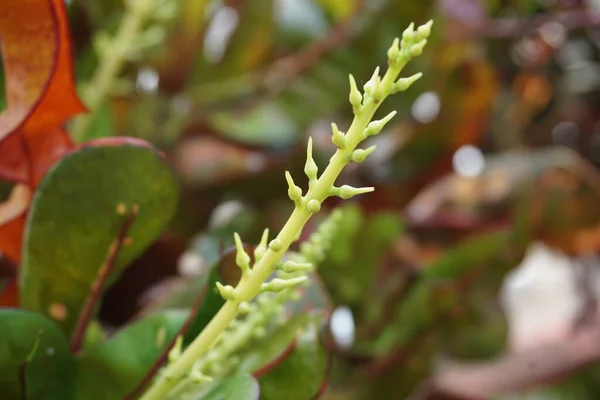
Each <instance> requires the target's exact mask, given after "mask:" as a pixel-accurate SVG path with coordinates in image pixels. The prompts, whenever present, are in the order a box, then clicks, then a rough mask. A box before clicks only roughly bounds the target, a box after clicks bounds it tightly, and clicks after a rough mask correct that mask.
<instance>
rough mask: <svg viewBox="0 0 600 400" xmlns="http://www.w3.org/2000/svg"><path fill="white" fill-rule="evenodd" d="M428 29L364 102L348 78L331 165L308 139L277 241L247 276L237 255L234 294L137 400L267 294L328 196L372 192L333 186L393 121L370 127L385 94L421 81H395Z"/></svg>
mask: <svg viewBox="0 0 600 400" xmlns="http://www.w3.org/2000/svg"><path fill="white" fill-rule="evenodd" d="M431 24H432V22H431V21H430V22H428V23H427V24H425V25H423V26H421V27H419V28H418V29H417V30H416V31H415V29H414V25H412V24H411V26H409V28H408V29H406V31H405V32H404V33H403V36H402V42H400V39H396V40H395V41H394V43H393V45H392V47H391V48H390V50H389V51H388V65H389V66H388V69H387V71H386V73H385V75H384V76H383V78H382V77H380V76H379V68H377V69H376V70H375V73H374V74H373V76H372V77H371V79H370V80H369V81H368V82H367V83H366V84H365V85H364V96H363V94H361V93H360V92H359V90H358V88H357V85H356V81H355V80H354V78H353V77H352V76H350V96H349V100H350V103H351V105H352V106H353V110H354V120H353V121H352V124H351V125H350V128H349V130H348V132H347V133H343V132H341V131H340V130H339V129H338V128H337V126H336V125H335V124H333V125H332V131H333V136H332V141H333V143H334V144H336V146H338V149H337V150H336V152H335V154H334V155H333V157H332V158H331V159H330V161H329V165H328V166H327V167H326V168H325V170H324V171H323V173H322V175H321V176H320V177H318V168H317V166H316V164H315V163H314V160H313V159H312V141H311V140H310V139H309V144H308V148H307V161H306V166H305V168H304V171H305V174H306V176H307V177H308V179H309V188H308V191H307V193H306V195H305V196H302V189H301V188H300V187H298V186H296V185H295V184H294V181H293V179H292V177H291V175H290V174H289V173H286V180H287V182H288V185H289V190H288V196H289V197H290V199H291V200H292V201H294V203H295V208H294V211H293V212H292V214H291V216H290V217H289V219H288V221H287V222H286V223H285V225H284V226H283V228H282V229H281V231H280V232H279V234H278V235H277V237H276V238H275V239H273V240H272V241H271V242H270V243H269V245H268V246H267V248H266V249H265V250H266V251H265V252H264V254H262V255H261V257H260V259H259V260H258V261H257V262H256V263H255V264H254V268H253V269H251V270H250V269H249V268H248V266H247V260H246V259H245V258H247V257H248V255H247V254H245V253H243V250H241V251H240V250H238V256H239V257H238V258H239V261H238V265H239V266H240V268H242V278H241V280H240V282H239V283H238V285H237V286H236V287H235V288H233V287H231V286H223V285H221V284H218V285H217V286H218V288H219V290H220V291H221V294H222V295H223V297H224V298H225V299H226V300H227V301H226V302H225V304H224V305H223V307H222V308H221V309H220V310H219V311H218V312H217V314H216V315H215V316H214V317H213V319H212V320H211V321H210V322H209V323H208V325H207V326H206V327H205V328H204V330H203V331H202V332H201V333H200V334H199V335H198V336H197V337H196V338H195V339H194V341H193V342H192V343H191V344H190V345H189V346H188V347H187V349H185V351H184V352H183V354H181V356H179V358H177V359H176V360H174V362H173V363H172V364H171V365H169V366H167V367H166V368H165V370H164V371H163V373H161V374H160V376H158V378H157V379H156V380H155V382H154V384H153V385H152V386H151V387H150V389H149V390H148V391H147V392H146V393H145V394H144V395H143V396H142V397H141V399H142V400H158V399H164V398H166V397H167V396H168V393H169V391H170V390H171V389H172V388H173V387H175V386H176V385H177V384H178V383H179V382H180V381H181V380H183V379H185V378H186V377H187V375H188V374H189V373H190V372H192V371H193V368H194V365H195V364H196V363H197V362H198V360H200V359H201V358H202V357H203V356H204V355H205V354H206V352H207V351H208V350H210V348H211V347H212V346H213V345H214V343H215V342H216V341H217V339H218V338H219V337H220V335H221V333H222V332H223V331H225V330H226V329H227V327H228V326H229V324H230V323H231V321H233V320H234V319H235V317H236V316H237V314H238V309H239V307H240V305H241V304H243V303H247V302H249V301H251V300H252V299H253V298H254V297H255V296H256V295H257V294H259V293H260V292H261V291H263V290H266V288H265V286H264V285H263V283H264V282H265V281H266V280H267V279H268V278H269V276H271V274H272V273H273V272H274V271H275V270H276V266H277V264H278V262H279V261H280V259H281V257H282V256H283V255H284V254H285V252H286V251H287V249H288V248H289V247H290V245H291V244H292V243H293V242H295V241H296V240H297V238H298V237H299V236H300V233H301V232H302V229H303V227H304V225H305V224H306V222H307V221H308V219H309V218H310V217H311V216H312V214H314V213H316V212H318V211H319V210H320V208H321V204H322V202H323V201H324V200H325V199H327V198H328V197H330V196H332V195H335V196H339V197H341V198H343V199H348V198H350V197H353V196H354V195H358V194H361V193H366V192H370V191H372V190H373V188H352V187H350V186H342V187H335V186H334V184H335V181H336V179H337V177H338V176H339V175H340V173H341V172H342V170H343V169H344V167H345V166H346V165H347V164H349V163H350V162H362V161H364V159H365V158H366V156H367V155H368V154H369V153H370V152H371V151H372V150H373V149H374V148H370V149H366V150H362V149H359V150H355V149H356V147H357V146H358V145H359V144H360V143H361V142H362V141H363V140H365V139H366V138H367V137H368V136H372V135H376V134H378V133H379V132H380V131H381V130H382V129H383V127H384V126H385V124H386V123H387V122H388V121H389V120H390V119H391V118H392V117H393V116H394V114H395V113H391V114H389V115H388V116H386V117H385V118H383V119H381V120H379V121H373V122H371V121H372V119H373V116H374V114H375V112H376V111H377V109H378V108H379V106H380V105H381V103H382V101H383V100H384V99H385V98H386V97H387V96H388V95H390V94H393V93H396V92H399V91H403V90H406V89H408V87H410V85H411V84H412V83H413V82H414V81H416V80H417V79H418V78H419V77H420V76H421V75H420V74H417V75H415V76H413V77H410V78H402V79H399V80H398V76H399V75H400V72H401V71H402V69H403V68H404V66H405V65H406V64H407V63H408V62H409V61H410V60H411V59H412V58H414V57H417V56H418V55H420V54H421V52H422V51H423V48H424V46H425V44H426V43H427V37H428V36H429V33H430V30H431ZM275 281H276V280H273V281H271V282H270V283H269V288H270V290H276V289H275V286H274V284H275ZM284 282H286V281H281V280H280V282H277V283H278V284H279V283H280V284H281V287H282V288H284ZM295 283H296V282H292V280H291V279H290V280H288V281H287V284H288V285H287V286H286V287H290V285H291V284H295ZM271 288H272V289H271ZM279 290H281V289H279Z"/></svg>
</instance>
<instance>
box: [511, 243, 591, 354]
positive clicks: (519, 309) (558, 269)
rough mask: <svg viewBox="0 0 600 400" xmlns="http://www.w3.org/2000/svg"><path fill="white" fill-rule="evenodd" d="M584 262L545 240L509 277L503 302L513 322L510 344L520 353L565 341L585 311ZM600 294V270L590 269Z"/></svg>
mask: <svg viewBox="0 0 600 400" xmlns="http://www.w3.org/2000/svg"><path fill="white" fill-rule="evenodd" d="M582 268H583V265H582V263H581V262H580V261H578V260H576V259H572V258H570V257H568V256H567V255H565V254H564V253H562V252H560V251H557V250H554V249H552V248H550V247H548V246H546V245H545V244H543V243H541V242H535V243H533V244H531V245H530V246H529V249H528V250H527V254H526V255H525V258H524V259H523V261H522V262H521V264H520V265H519V266H518V267H517V268H516V269H515V270H513V271H512V272H511V273H510V274H509V275H508V276H507V278H506V279H505V281H504V284H503V286H502V289H501V294H500V296H501V302H502V306H503V308H504V311H505V313H506V316H507V320H508V325H509V346H510V348H511V350H512V351H515V352H520V351H524V350H526V349H530V348H533V347H538V346H540V345H541V344H548V343H554V342H558V341H561V340H564V339H565V338H566V337H567V336H568V335H569V334H570V332H571V330H572V328H573V323H574V321H575V320H576V318H577V316H578V314H579V312H580V311H581V310H582V307H583V306H584V304H583V298H582V296H581V294H579V293H578V291H579V290H578V287H577V285H578V277H577V276H578V275H577V274H579V273H581V269H582ZM590 274H591V275H590V277H589V279H591V282H590V283H591V287H592V288H593V291H594V293H595V294H596V296H598V295H599V294H600V269H599V268H593V269H592V270H591V271H590Z"/></svg>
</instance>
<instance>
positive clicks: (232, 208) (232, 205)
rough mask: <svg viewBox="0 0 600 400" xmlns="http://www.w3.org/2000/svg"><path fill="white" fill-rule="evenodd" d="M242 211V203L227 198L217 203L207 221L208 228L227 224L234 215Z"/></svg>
mask: <svg viewBox="0 0 600 400" xmlns="http://www.w3.org/2000/svg"><path fill="white" fill-rule="evenodd" d="M242 211H244V204H243V203H242V202H241V201H238V200H229V201H226V202H224V203H221V204H219V205H218V206H217V207H216V208H215V209H214V211H213V212H212V214H211V215H210V219H209V221H208V226H209V228H210V229H216V228H220V227H222V226H225V225H227V224H229V223H230V222H231V221H233V219H234V218H235V217H237V216H238V215H239V214H240V213H241V212H242Z"/></svg>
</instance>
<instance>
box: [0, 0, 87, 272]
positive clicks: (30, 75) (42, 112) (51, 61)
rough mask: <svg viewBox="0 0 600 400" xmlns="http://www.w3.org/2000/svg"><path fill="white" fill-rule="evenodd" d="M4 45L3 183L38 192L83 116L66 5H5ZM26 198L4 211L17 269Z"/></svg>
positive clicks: (3, 225) (2, 242)
mask: <svg viewBox="0 0 600 400" xmlns="http://www.w3.org/2000/svg"><path fill="white" fill-rule="evenodd" d="M0 37H1V38H2V40H1V41H0V51H1V52H2V59H3V63H4V71H5V75H6V102H7V108H6V110H5V111H3V112H2V113H0V178H2V179H5V180H8V181H12V182H17V183H20V184H23V185H26V186H28V187H29V188H32V189H33V188H35V187H36V186H37V185H38V184H39V182H40V181H41V179H42V178H43V176H44V175H45V173H46V172H47V171H48V169H49V168H50V167H51V166H52V165H53V164H54V163H55V162H56V161H57V160H59V159H60V158H62V157H63V156H64V155H65V153H67V152H68V151H70V150H71V149H72V148H73V142H72V141H71V139H70V137H69V136H68V134H67V133H66V132H65V131H64V129H63V128H62V125H63V124H64V123H65V121H66V120H67V119H68V118H70V117H71V116H73V115H74V114H77V113H80V112H82V111H85V107H84V106H83V104H82V103H81V101H80V100H79V98H78V96H77V92H76V90H75V83H74V79H73V60H72V52H71V38H70V33H69V25H68V17H67V10H66V6H65V4H64V0H2V1H1V2H0ZM28 190H29V189H28ZM23 191H24V189H23V188H22V185H18V186H16V187H15V189H14V191H13V194H12V195H11V198H10V199H9V200H8V201H6V202H4V203H2V204H0V250H1V251H2V252H3V253H4V254H6V255H7V256H8V257H9V258H11V259H13V260H14V261H17V262H18V261H19V259H20V251H21V241H22V236H23V229H24V222H25V216H26V213H27V208H28V206H29V199H30V196H29V197H24V196H23V193H24V192H23ZM24 201H25V203H24ZM17 211H18V212H17Z"/></svg>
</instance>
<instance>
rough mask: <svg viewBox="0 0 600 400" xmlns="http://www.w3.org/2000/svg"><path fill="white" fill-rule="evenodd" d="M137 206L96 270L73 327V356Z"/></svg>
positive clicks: (77, 349) (80, 343) (79, 348)
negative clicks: (94, 277)
mask: <svg viewBox="0 0 600 400" xmlns="http://www.w3.org/2000/svg"><path fill="white" fill-rule="evenodd" d="M137 212H138V206H137V204H135V205H134V206H133V210H132V211H131V213H130V214H129V216H128V217H127V219H126V220H125V221H124V222H123V225H122V226H121V229H120V230H119V233H118V235H117V239H116V240H115V241H114V242H113V243H112V244H111V246H110V248H109V250H108V255H107V256H106V261H105V262H104V264H103V265H102V266H101V267H100V269H99V270H98V276H97V277H96V280H95V281H94V284H93V285H92V289H91V290H90V294H89V295H88V297H87V299H86V301H85V305H84V306H83V308H82V309H81V313H80V314H79V318H78V319H77V324H76V325H75V329H74V330H73V335H72V336H71V352H72V353H73V354H76V353H78V352H79V351H80V350H81V347H82V345H83V341H84V338H85V333H86V331H87V328H88V325H89V324H90V321H91V320H92V316H93V315H94V309H95V307H96V304H97V303H98V299H99V298H100V294H101V293H102V289H103V288H104V284H105V282H106V279H107V278H108V276H109V275H110V272H111V271H112V269H113V267H114V266H115V261H116V259H117V256H118V255H119V252H120V251H121V248H122V247H123V244H124V242H125V239H126V237H127V232H128V231H129V228H131V224H133V221H134V220H135V217H136V216H137Z"/></svg>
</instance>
